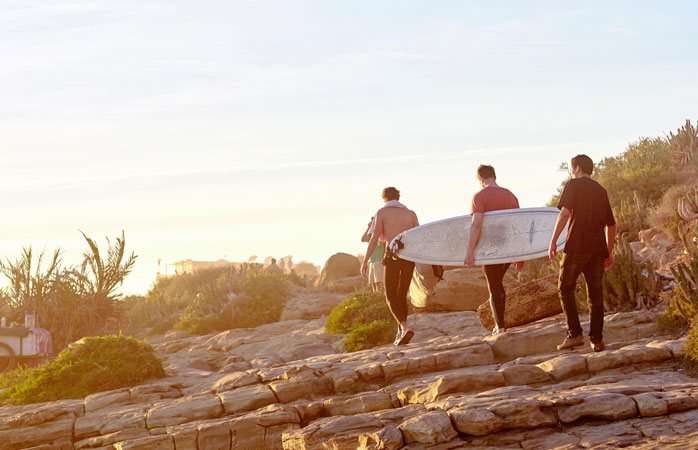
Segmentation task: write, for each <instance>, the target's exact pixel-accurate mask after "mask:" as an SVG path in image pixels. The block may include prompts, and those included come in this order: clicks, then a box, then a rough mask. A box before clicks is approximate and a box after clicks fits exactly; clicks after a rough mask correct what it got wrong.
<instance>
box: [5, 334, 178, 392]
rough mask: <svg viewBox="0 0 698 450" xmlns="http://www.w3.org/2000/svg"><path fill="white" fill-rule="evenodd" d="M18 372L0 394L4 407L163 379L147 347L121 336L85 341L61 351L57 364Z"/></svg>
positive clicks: (161, 369)
mask: <svg viewBox="0 0 698 450" xmlns="http://www.w3.org/2000/svg"><path fill="white" fill-rule="evenodd" d="M20 370H21V372H20V373H19V374H15V376H14V379H13V375H8V376H7V377H6V379H11V380H12V381H13V384H12V385H11V386H9V387H8V388H7V389H6V390H5V391H3V392H2V393H0V401H2V402H3V403H6V404H14V405H20V404H27V403H37V402H46V401H53V400H61V399H71V398H83V397H85V396H87V395H89V394H93V393H95V392H102V391H109V390H113V389H119V388H122V387H128V386H134V385H136V384H138V383H140V382H142V381H144V380H147V379H150V378H163V377H164V376H165V370H164V369H163V367H162V362H161V361H160V360H159V359H157V358H156V357H155V355H154V354H153V348H152V347H151V346H150V345H148V344H146V343H145V342H142V341H138V340H136V339H134V338H131V337H123V336H118V337H116V336H105V337H94V338H84V339H82V340H80V341H78V342H75V343H73V344H72V345H70V346H69V347H67V348H66V349H64V350H63V351H61V352H60V353H59V355H58V357H57V358H56V360H54V361H51V362H49V363H48V364H46V365H44V366H41V367H37V368H33V369H20Z"/></svg>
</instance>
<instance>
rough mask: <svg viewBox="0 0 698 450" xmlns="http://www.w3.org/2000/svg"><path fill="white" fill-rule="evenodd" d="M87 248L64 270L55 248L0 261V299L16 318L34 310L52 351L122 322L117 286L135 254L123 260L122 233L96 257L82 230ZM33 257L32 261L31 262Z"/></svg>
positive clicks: (108, 330) (94, 246)
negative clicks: (1, 280)
mask: <svg viewBox="0 0 698 450" xmlns="http://www.w3.org/2000/svg"><path fill="white" fill-rule="evenodd" d="M82 235H83V237H84V238H85V240H86V241H87V245H88V249H87V250H86V251H85V252H84V253H83V262H82V264H80V265H79V266H77V267H68V268H64V267H63V266H62V264H61V257H60V255H61V252H60V249H56V250H55V251H54V252H53V254H52V255H51V256H50V259H48V261H49V263H48V265H46V264H44V261H46V260H47V259H46V258H47V256H46V254H45V252H44V251H42V252H41V253H40V254H39V256H38V257H37V258H35V257H34V252H33V251H32V248H31V247H28V248H25V249H24V250H23V252H22V256H21V257H20V258H19V259H18V260H17V261H15V262H10V261H6V262H0V273H2V274H3V275H4V276H5V277H6V278H7V280H8V286H7V287H6V288H4V289H2V291H1V292H0V294H1V295H0V298H1V299H2V303H4V305H5V306H6V307H7V308H8V309H10V310H11V311H12V313H13V314H14V315H15V316H16V317H21V316H22V315H23V314H26V313H33V314H36V316H37V319H38V321H39V323H40V324H41V326H42V327H43V328H46V329H48V330H49V331H51V334H52V337H53V342H54V347H56V348H57V349H58V350H60V349H61V348H63V347H65V346H66V345H68V344H70V343H71V342H73V341H75V340H78V339H80V338H82V337H85V336H95V335H103V334H110V333H114V332H117V331H118V330H119V327H120V326H121V325H123V324H124V323H125V321H126V308H125V305H124V302H123V301H122V297H121V294H120V293H119V292H118V287H119V286H120V285H121V284H122V283H123V280H124V278H125V277H126V276H127V275H128V274H129V273H130V272H131V270H132V269H133V265H134V264H135V262H136V255H134V254H133V253H131V255H130V256H128V257H126V258H125V249H126V239H125V237H124V233H123V232H122V233H121V237H120V238H117V239H116V241H115V242H114V243H113V244H112V242H111V241H110V240H109V239H107V245H108V247H107V255H106V258H104V257H102V254H101V252H100V249H99V246H98V245H97V243H96V242H95V241H94V240H93V239H91V238H89V237H88V236H87V235H85V234H84V233H82ZM35 259H36V261H35Z"/></svg>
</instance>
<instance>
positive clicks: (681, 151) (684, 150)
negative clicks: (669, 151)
mask: <svg viewBox="0 0 698 450" xmlns="http://www.w3.org/2000/svg"><path fill="white" fill-rule="evenodd" d="M669 143H670V144H671V146H672V147H673V148H674V152H675V154H676V164H677V165H678V167H679V169H683V168H684V167H686V166H687V165H688V164H689V163H691V164H692V165H693V169H694V170H695V169H696V158H695V156H696V152H697V151H698V130H697V129H696V127H694V126H693V125H692V124H691V121H690V120H686V124H685V125H684V126H683V127H681V128H679V129H678V130H676V134H674V133H671V132H670V133H669Z"/></svg>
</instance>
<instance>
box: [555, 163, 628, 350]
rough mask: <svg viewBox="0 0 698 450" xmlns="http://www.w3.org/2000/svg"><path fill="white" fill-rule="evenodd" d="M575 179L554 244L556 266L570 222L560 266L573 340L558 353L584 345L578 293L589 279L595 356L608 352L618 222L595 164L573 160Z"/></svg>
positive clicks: (569, 184)
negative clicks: (609, 277)
mask: <svg viewBox="0 0 698 450" xmlns="http://www.w3.org/2000/svg"><path fill="white" fill-rule="evenodd" d="M570 166H571V168H572V179H571V180H569V181H568V182H567V184H565V189H564V190H563V191H562V195H561V196H560V202H559V203H558V205H557V207H558V209H560V214H559V215H558V217H557V223H556V224H555V231H554V232H553V238H552V240H551V241H550V248H549V251H548V253H549V256H550V259H551V260H554V259H555V256H556V255H557V244H556V243H557V238H558V237H559V236H560V233H561V232H562V230H563V228H565V224H566V223H567V221H568V220H569V221H570V227H569V230H568V232H567V242H566V243H565V250H564V252H565V254H564V255H563V257H562V262H561V264H560V281H559V283H558V288H559V290H560V299H561V302H562V309H563V311H564V312H565V317H566V319H567V330H568V331H567V336H566V337H565V340H564V341H563V342H562V344H560V345H558V346H557V348H558V350H563V349H567V348H573V347H576V346H579V345H584V336H582V327H581V325H580V324H579V314H578V312H577V303H576V300H575V295H574V290H575V287H576V286H577V278H579V275H580V274H582V273H583V274H584V278H585V280H586V284H587V292H588V294H589V295H588V296H589V298H588V299H587V302H588V304H589V322H590V324H589V341H591V348H592V349H593V350H594V351H595V352H600V351H601V350H603V349H604V343H603V313H604V311H603V284H602V280H603V272H604V269H605V270H608V269H610V268H611V266H613V246H614V244H615V238H616V222H615V220H614V218H613V211H612V210H611V205H610V203H609V201H608V193H607V192H606V189H604V188H603V187H602V186H601V185H600V184H599V183H597V182H596V181H594V180H593V179H592V178H591V173H592V172H593V170H594V163H593V162H592V160H591V158H589V157H588V156H587V155H577V156H575V157H574V158H572V161H571V164H570Z"/></svg>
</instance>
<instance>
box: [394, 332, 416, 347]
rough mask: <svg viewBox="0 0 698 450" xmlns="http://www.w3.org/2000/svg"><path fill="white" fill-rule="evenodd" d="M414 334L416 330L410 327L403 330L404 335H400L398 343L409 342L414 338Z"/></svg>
mask: <svg viewBox="0 0 698 450" xmlns="http://www.w3.org/2000/svg"><path fill="white" fill-rule="evenodd" d="M412 336H414V331H412V330H410V329H409V328H406V329H404V330H402V336H401V337H400V341H399V342H398V343H397V345H407V344H409V343H410V340H412Z"/></svg>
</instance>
